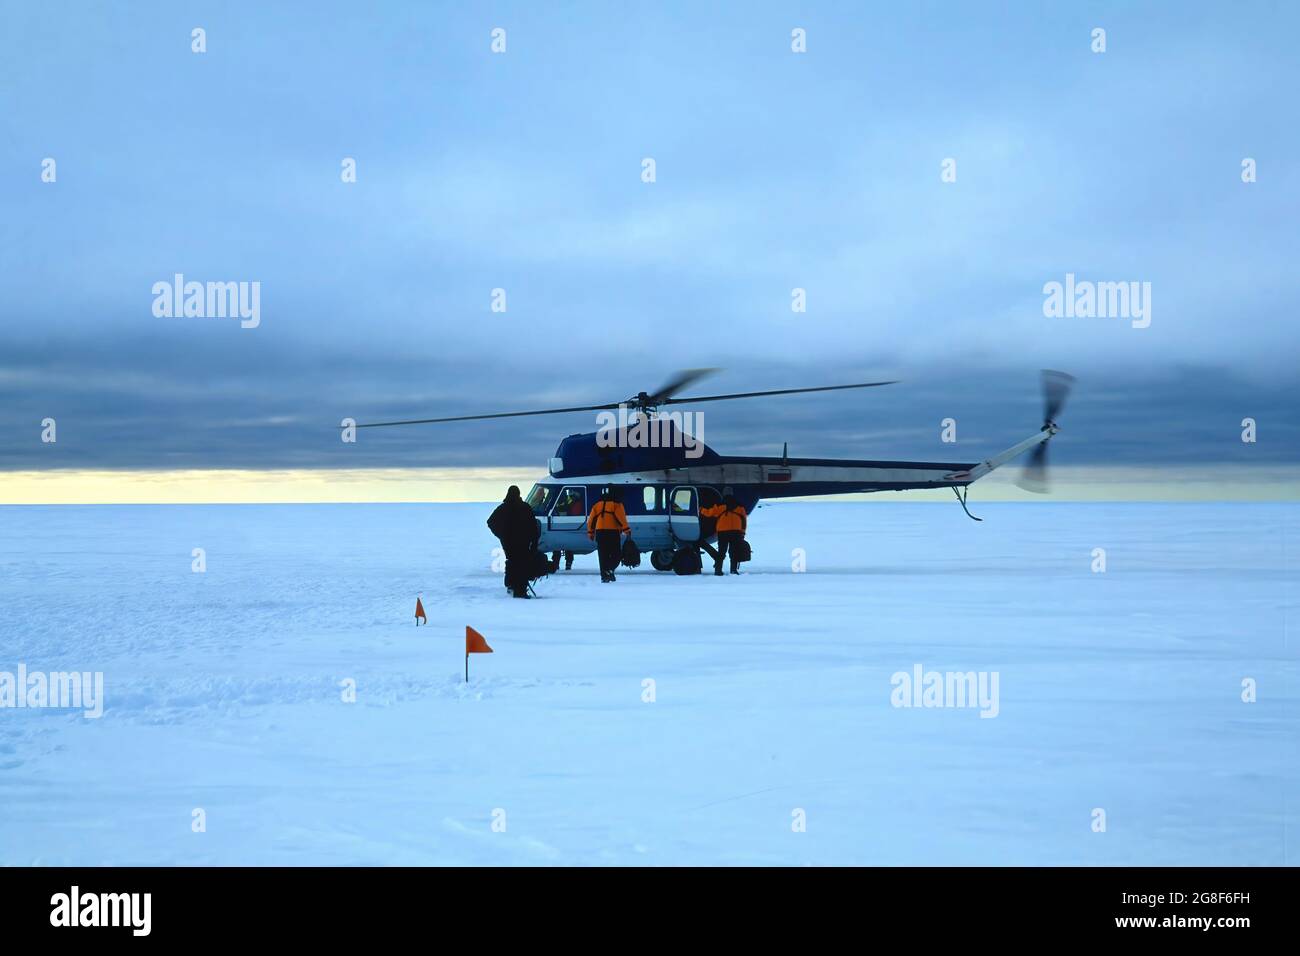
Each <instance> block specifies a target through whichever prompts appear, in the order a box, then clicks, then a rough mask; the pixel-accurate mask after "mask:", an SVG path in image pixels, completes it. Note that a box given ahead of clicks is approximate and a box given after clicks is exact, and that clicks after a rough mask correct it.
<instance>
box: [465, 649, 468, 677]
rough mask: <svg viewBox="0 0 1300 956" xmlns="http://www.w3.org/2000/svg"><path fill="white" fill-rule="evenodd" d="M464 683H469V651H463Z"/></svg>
mask: <svg viewBox="0 0 1300 956" xmlns="http://www.w3.org/2000/svg"><path fill="white" fill-rule="evenodd" d="M465 683H466V684H468V683H469V651H468V650H466V651H465Z"/></svg>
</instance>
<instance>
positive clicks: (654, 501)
mask: <svg viewBox="0 0 1300 956" xmlns="http://www.w3.org/2000/svg"><path fill="white" fill-rule="evenodd" d="M641 500H642V501H643V502H644V503H645V510H646V511H658V510H659V489H658V488H656V487H655V486H654V485H646V486H645V488H643V489H642V490H641Z"/></svg>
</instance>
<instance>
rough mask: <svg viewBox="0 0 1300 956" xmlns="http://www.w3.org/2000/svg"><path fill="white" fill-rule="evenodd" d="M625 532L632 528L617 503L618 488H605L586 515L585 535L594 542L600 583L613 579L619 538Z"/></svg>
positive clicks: (617, 559) (630, 530) (618, 550)
mask: <svg viewBox="0 0 1300 956" xmlns="http://www.w3.org/2000/svg"><path fill="white" fill-rule="evenodd" d="M625 534H626V535H631V534H632V529H631V528H630V527H628V523H627V512H626V511H624V510H623V506H622V504H620V503H619V500H618V489H617V488H606V489H605V490H604V491H603V492H601V495H600V500H599V501H597V502H596V503H595V504H594V505H593V506H592V508H591V514H589V515H587V537H588V538H591V539H592V540H593V541H595V542H596V551H597V552H598V553H599V555H600V582H601V584H605V583H607V582H609V581H613V580H615V578H614V569H615V568H617V567H618V562H619V558H620V553H621V548H620V544H621V539H622V536H623V535H625Z"/></svg>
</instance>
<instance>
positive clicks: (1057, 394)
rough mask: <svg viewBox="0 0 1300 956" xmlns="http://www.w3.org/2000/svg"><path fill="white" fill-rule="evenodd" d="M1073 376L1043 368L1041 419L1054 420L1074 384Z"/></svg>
mask: <svg viewBox="0 0 1300 956" xmlns="http://www.w3.org/2000/svg"><path fill="white" fill-rule="evenodd" d="M1074 381H1075V380H1074V376H1073V375H1071V374H1069V373H1068V372H1057V371H1054V370H1053V369H1050V368H1045V369H1043V419H1044V420H1045V421H1049V422H1054V421H1056V416H1057V415H1059V414H1060V412H1061V409H1062V408H1063V407H1064V406H1065V400H1066V399H1067V398H1069V396H1070V389H1071V388H1072V387H1073V386H1074Z"/></svg>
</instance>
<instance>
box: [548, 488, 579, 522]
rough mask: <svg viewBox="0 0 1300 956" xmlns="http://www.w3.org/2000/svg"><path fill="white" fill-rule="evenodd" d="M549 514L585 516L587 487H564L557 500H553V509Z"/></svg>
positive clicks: (556, 515)
mask: <svg viewBox="0 0 1300 956" xmlns="http://www.w3.org/2000/svg"><path fill="white" fill-rule="evenodd" d="M551 514H552V516H554V517H557V518H558V517H582V516H585V515H586V514H587V489H586V488H565V489H564V490H563V491H561V492H560V497H559V500H557V501H556V502H555V509H554V510H553V511H552V512H551Z"/></svg>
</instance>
